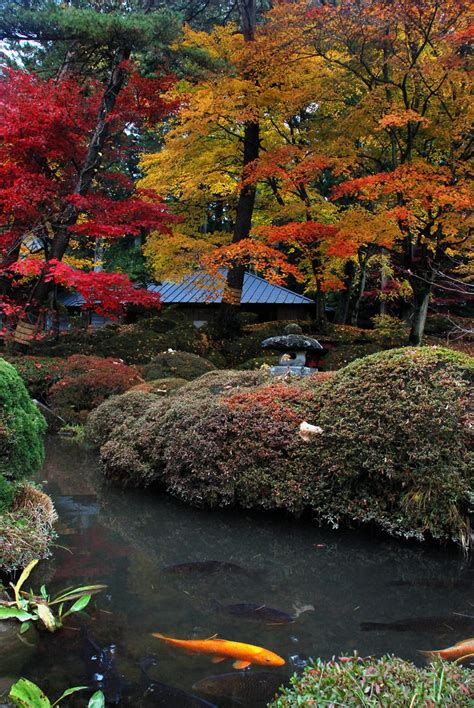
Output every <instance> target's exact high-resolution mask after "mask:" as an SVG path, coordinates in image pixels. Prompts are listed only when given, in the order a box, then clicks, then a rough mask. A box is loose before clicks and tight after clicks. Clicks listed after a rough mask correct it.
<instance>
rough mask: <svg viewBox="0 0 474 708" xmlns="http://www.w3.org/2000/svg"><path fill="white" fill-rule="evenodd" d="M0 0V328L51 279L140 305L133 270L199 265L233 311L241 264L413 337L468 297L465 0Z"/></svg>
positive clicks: (92, 299)
mask: <svg viewBox="0 0 474 708" xmlns="http://www.w3.org/2000/svg"><path fill="white" fill-rule="evenodd" d="M4 5H5V7H4V8H3V10H2V19H1V22H0V37H1V38H2V39H3V40H4V44H5V46H6V47H8V49H9V51H8V53H7V54H6V55H5V58H6V61H5V64H6V66H5V68H4V69H3V71H2V75H1V77H0V92H1V100H0V121H1V124H2V128H1V137H2V147H1V157H2V169H1V171H0V249H1V252H2V261H1V266H0V276H1V287H2V292H3V297H2V310H3V313H4V315H6V316H8V318H9V322H10V323H11V322H13V324H14V323H15V318H18V317H24V316H25V308H26V316H27V317H28V319H30V320H31V319H33V320H35V318H36V317H37V315H38V312H39V311H41V308H43V310H44V309H45V308H46V310H50V309H51V308H53V309H54V302H55V293H56V290H57V288H58V287H67V288H73V289H75V290H77V291H79V292H80V293H81V295H82V296H83V298H84V300H85V304H84V306H85V307H87V308H91V309H96V310H97V311H99V312H102V313H104V314H109V315H113V316H117V315H119V314H120V313H121V312H122V311H123V309H124V308H125V307H126V306H127V305H128V304H134V305H139V306H143V307H156V306H158V305H159V300H158V297H157V296H156V295H152V294H150V293H147V292H146V291H145V290H143V289H137V288H136V287H135V284H134V283H133V281H131V280H130V277H129V276H132V277H133V278H138V280H139V281H140V283H139V284H144V282H145V281H146V279H147V277H150V276H151V275H155V277H157V278H165V277H166V278H169V277H172V278H179V277H181V276H182V275H183V274H184V273H186V272H187V271H189V270H190V269H193V268H195V267H196V266H200V267H202V268H205V269H207V270H208V271H209V272H210V273H213V274H214V275H215V276H216V277H219V274H220V272H221V268H222V267H223V266H228V267H229V274H228V276H227V281H228V282H227V284H228V286H229V287H228V288H226V290H225V299H226V300H227V301H228V302H231V301H232V302H234V303H235V302H237V301H238V299H239V296H240V291H241V286H242V277H243V275H242V274H243V269H244V268H245V267H252V268H255V269H256V270H257V271H258V272H259V273H260V274H262V275H263V276H265V277H267V278H268V279H269V280H272V281H274V282H280V283H281V282H288V279H290V282H291V283H292V284H293V286H296V287H300V288H301V289H304V290H306V291H307V292H308V293H309V294H311V295H313V296H315V298H316V301H317V308H316V313H315V314H316V319H317V320H318V322H319V323H320V324H321V323H322V321H323V320H324V317H325V308H324V304H325V300H326V299H327V297H328V294H329V295H331V297H332V299H333V302H335V303H336V306H337V307H336V315H335V316H336V318H337V319H338V320H339V321H340V322H346V321H351V320H352V321H353V322H356V321H357V318H358V316H359V312H360V308H361V305H363V304H364V303H365V302H371V303H372V310H374V308H376V307H380V310H381V312H382V313H384V312H385V311H386V310H387V308H390V309H391V311H392V312H393V313H394V314H399V315H403V316H404V317H409V319H410V323H411V333H410V340H411V342H412V343H414V344H417V343H419V342H420V341H421V338H422V335H423V331H424V325H425V321H426V316H427V312H428V308H429V307H432V306H433V305H435V304H438V305H442V304H443V303H444V304H445V305H446V304H449V303H450V304H451V305H453V303H456V302H457V303H458V305H462V304H463V303H464V304H465V302H466V301H467V300H468V299H469V297H470V295H472V292H471V290H472V288H471V285H470V275H469V272H470V271H469V267H470V252H471V251H470V249H471V246H472V238H471V235H470V234H471V231H470V228H471V223H470V216H469V214H470V212H471V209H472V200H471V195H470V192H469V189H468V179H469V159H470V157H471V156H472V137H471V135H470V130H469V126H470V123H471V110H472V109H471V106H472V102H471V101H470V96H471V91H472V83H471V81H470V76H469V73H468V71H469V67H468V61H469V52H468V49H467V47H468V38H469V14H468V3H467V2H464V0H456V1H455V2H454V1H453V0H435V1H434V2H429V3H426V2H423V0H416V2H413V3H407V2H404V0H399V1H398V0H397V2H386V0H376V2H360V3H353V2H350V1H349V0H341V2H337V3H321V4H318V3H316V4H315V3H312V2H309V0H295V1H294V2H287V1H286V0H285V1H284V0H276V1H275V2H273V3H270V2H258V3H256V2H254V1H253V0H241V1H240V2H238V3H227V2H210V3H203V4H202V5H199V6H198V5H196V4H195V3H186V2H182V3H181V2H179V0H176V2H171V3H160V2H156V3H150V2H147V1H145V2H143V4H141V3H140V2H138V1H135V0H134V1H133V2H127V3H122V2H115V1H111V2H108V3H100V4H96V3H92V2H79V3H74V6H72V5H59V4H55V3H48V2H45V1H43V0H38V2H36V3H35V4H34V5H31V4H30V3H28V4H22V3H17V4H14V5H12V4H11V3H4ZM165 6H166V7H165ZM183 20H184V21H185V22H187V24H183ZM40 249H41V250H40ZM31 251H35V253H31ZM114 267H116V268H117V269H118V270H119V271H120V272H114ZM297 283H299V285H296V284H297ZM38 308H39V309H38ZM35 321H36V320H35Z"/></svg>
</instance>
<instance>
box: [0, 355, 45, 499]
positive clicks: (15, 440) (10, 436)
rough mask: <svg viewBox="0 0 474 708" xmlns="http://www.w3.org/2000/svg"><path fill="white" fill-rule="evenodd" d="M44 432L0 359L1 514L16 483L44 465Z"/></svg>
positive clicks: (38, 416) (36, 413)
mask: <svg viewBox="0 0 474 708" xmlns="http://www.w3.org/2000/svg"><path fill="white" fill-rule="evenodd" d="M45 430H46V421H45V420H44V418H43V416H42V415H41V413H40V412H39V411H38V409H37V407H36V406H35V405H34V403H32V401H31V400H30V397H29V396H28V392H27V390H26V388H25V385H24V383H23V381H22V380H21V378H20V376H19V374H18V373H17V371H16V369H15V368H14V367H13V366H11V364H9V363H8V362H6V361H5V360H4V359H0V480H1V487H0V511H1V510H2V507H3V509H5V508H7V507H8V506H9V504H10V503H11V500H12V489H13V488H14V485H15V483H16V482H18V481H20V480H22V479H25V478H26V477H28V476H30V475H31V474H33V473H34V472H36V471H37V470H38V469H39V468H40V467H41V465H42V464H43V460H44V448H43V438H42V436H43V433H44V432H45Z"/></svg>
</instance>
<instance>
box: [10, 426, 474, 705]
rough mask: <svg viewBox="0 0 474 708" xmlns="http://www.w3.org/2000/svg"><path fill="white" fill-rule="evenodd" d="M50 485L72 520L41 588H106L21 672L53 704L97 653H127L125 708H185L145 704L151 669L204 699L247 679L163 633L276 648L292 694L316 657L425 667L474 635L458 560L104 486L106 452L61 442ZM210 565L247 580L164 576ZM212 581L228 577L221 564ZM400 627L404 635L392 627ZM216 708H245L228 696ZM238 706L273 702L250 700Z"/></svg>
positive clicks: (465, 570) (54, 451)
mask: <svg viewBox="0 0 474 708" xmlns="http://www.w3.org/2000/svg"><path fill="white" fill-rule="evenodd" d="M39 477H40V479H41V480H43V481H44V482H45V489H46V491H48V493H49V494H50V495H51V496H52V497H53V499H54V502H55V505H56V508H57V511H58V514H59V518H60V522H59V525H58V531H59V538H58V540H57V544H58V545H57V547H56V548H55V549H54V556H53V558H52V559H51V560H49V561H47V562H44V563H42V564H41V567H40V571H39V573H37V575H36V577H35V576H33V584H34V585H35V587H36V585H39V584H40V583H41V582H44V583H45V584H46V585H47V587H48V590H49V591H50V592H55V591H58V590H60V589H62V588H64V587H66V586H71V585H82V584H89V583H105V584H107V590H105V591H104V592H103V593H102V594H100V595H98V596H97V598H96V602H95V603H94V605H91V607H90V611H89V615H90V619H89V620H87V618H82V619H81V618H80V619H75V620H74V621H73V622H72V623H71V624H72V625H73V626H72V627H71V628H69V629H64V630H61V631H59V632H57V633H56V634H54V635H46V634H42V635H41V637H40V640H39V643H38V644H37V646H36V648H35V650H34V651H33V653H32V654H31V655H30V656H29V657H28V658H27V659H26V660H24V661H25V663H23V665H19V666H17V667H16V673H17V674H20V673H21V674H22V675H24V676H26V677H28V678H30V679H32V680H33V681H36V682H37V683H39V684H40V685H41V686H42V688H43V689H44V690H45V691H47V692H48V694H49V695H51V696H53V697H56V696H57V695H59V694H60V693H61V691H62V690H63V689H64V688H66V687H68V686H72V685H84V684H90V683H93V682H94V681H97V680H98V679H97V676H96V677H95V678H94V675H93V674H94V664H91V661H90V657H91V641H92V643H95V644H96V645H97V646H99V647H108V646H110V645H111V644H112V645H115V647H116V648H115V649H114V650H113V652H114V661H113V663H114V671H113V677H114V681H115V683H113V682H112V683H113V687H112V690H111V692H110V696H109V697H110V698H111V699H112V700H115V699H116V700H118V698H119V697H120V694H121V705H133V706H141V705H167V704H168V705H184V703H183V702H182V701H181V700H178V699H174V700H170V699H168V701H166V700H165V701H164V702H163V701H162V702H161V703H160V702H159V699H158V698H157V697H156V696H155V698H154V694H153V691H150V690H149V691H148V692H146V688H147V682H146V679H145V678H144V675H143V672H142V671H141V668H140V666H141V667H142V668H143V667H144V668H146V669H147V671H148V673H149V675H151V676H152V677H153V678H154V679H155V680H157V681H161V682H165V683H167V684H170V685H172V686H175V687H179V688H180V689H182V690H184V691H188V692H193V693H196V692H195V691H193V689H192V686H193V684H195V683H196V682H197V681H199V680H201V679H203V678H205V677H207V676H211V675H216V674H224V673H225V674H229V673H236V672H234V670H233V669H232V666H231V661H225V662H223V663H219V664H212V663H211V662H210V657H209V656H196V655H194V656H190V655H188V654H186V653H185V652H183V651H182V650H181V649H178V648H174V647H169V646H167V645H165V644H164V643H162V642H161V641H159V640H158V639H155V638H153V637H152V636H151V634H152V632H161V633H163V634H166V635H169V636H172V637H178V638H187V639H191V638H209V637H211V636H213V635H215V634H218V635H219V637H221V638H225V639H229V640H234V641H241V642H246V643H250V644H257V645H259V646H263V647H266V648H267V649H270V650H272V651H274V652H276V653H277V654H279V655H281V656H282V657H284V658H285V659H286V662H287V663H286V666H285V667H282V668H278V669H271V670H270V671H271V672H272V673H273V674H275V673H276V674H279V676H280V677H281V681H282V682H283V681H285V679H286V677H287V675H288V673H289V672H291V671H293V670H294V669H298V668H301V667H302V666H304V664H305V662H306V661H307V659H308V657H310V656H319V657H323V658H330V657H332V656H334V655H347V654H352V653H353V652H354V651H355V650H357V651H358V652H359V654H361V655H369V654H371V655H381V654H384V653H387V652H389V653H395V654H397V655H399V656H402V657H404V658H406V659H411V660H415V661H417V662H419V661H420V655H419V654H417V650H419V649H429V648H439V647H442V646H448V645H450V644H452V643H454V642H456V641H459V640H460V639H463V638H466V637H469V636H472V635H473V634H474V619H470V618H469V615H473V616H474V594H473V592H472V590H473V581H474V572H473V571H474V568H473V567H471V566H470V565H469V564H468V563H467V562H466V561H465V560H464V559H463V557H462V555H461V554H459V553H457V552H456V551H455V550H454V549H449V550H448V549H439V548H435V547H428V546H426V547H422V546H421V545H419V544H415V543H409V544H407V543H404V542H401V541H400V542H398V541H396V540H387V539H385V538H381V537H378V536H371V535H369V534H368V533H362V532H360V533H359V532H348V531H344V532H342V531H331V530H328V529H319V528H318V527H317V526H316V525H313V524H311V523H309V522H301V521H294V520H291V519H287V518H285V517H277V516H266V515H259V516H257V515H250V514H249V513H247V512H245V511H212V512H211V511H204V510H196V509H191V508H188V507H185V506H183V505H181V504H179V503H177V502H175V501H173V500H172V499H169V498H166V497H163V496H157V495H154V494H152V493H150V492H147V491H126V492H122V491H120V490H117V489H114V488H110V487H104V486H103V485H102V483H101V478H100V475H99V472H98V464H97V458H96V456H95V454H94V453H93V452H91V451H87V450H84V449H82V448H80V447H78V446H76V445H75V444H74V443H72V442H70V441H67V440H61V439H58V438H55V439H51V440H50V441H49V442H48V448H47V461H46V464H45V466H44V469H43V470H42V472H41V473H40V476H39ZM209 560H213V561H222V562H226V563H232V564H235V565H237V566H239V568H241V569H243V570H242V571H237V572H232V568H231V567H230V570H229V566H228V567H227V569H226V567H225V566H224V568H223V570H221V571H219V570H218V571H217V572H192V570H191V571H190V572H183V573H170V572H168V571H167V570H165V569H166V568H167V566H170V565H174V564H178V563H192V562H195V561H209ZM210 569H211V570H214V571H215V565H214V566H210ZM234 571H235V569H234ZM236 603H238V604H241V603H253V604H254V605H256V606H257V607H259V606H261V605H266V606H269V607H272V608H277V609H278V610H281V611H284V612H286V613H289V614H291V615H295V614H298V610H301V609H304V608H305V607H306V608H307V609H306V611H304V612H302V613H301V614H299V616H298V617H297V619H296V621H295V622H294V623H290V624H283V625H280V624H273V623H266V622H265V621H262V620H258V619H257V620H255V618H252V617H247V616H245V615H244V616H242V615H232V614H227V613H225V612H223V611H222V607H221V606H222V605H229V604H236ZM311 607H312V608H314V609H310V608H311ZM462 615H467V617H463V616H462ZM420 618H424V619H420ZM430 618H432V619H430ZM400 620H406V622H404V623H400V622H399V621H400ZM394 622H399V624H398V625H392V626H390V625H391V623H394ZM367 623H382V624H385V625H388V626H385V627H380V628H377V627H374V626H373V625H370V624H367ZM81 626H82V629H81ZM84 627H87V633H88V637H89V638H87V637H86V636H85V635H86V633H85V631H84ZM92 653H93V652H92ZM263 670H266V669H263ZM247 671H249V673H251V672H256V671H262V668H260V667H251V668H250V669H249V670H247ZM96 673H97V672H96ZM0 675H1V667H0ZM99 678H100V677H99ZM273 680H275V677H273ZM276 680H277V681H278V677H277V678H276ZM117 681H118V683H119V687H118V689H117V685H116V684H117ZM145 693H146V696H145V697H144V694H145ZM115 694H117V695H115ZM209 700H211V702H213V703H214V704H216V705H219V706H224V705H232V703H230V704H229V703H228V701H226V697H225V696H224V695H223V696H222V697H221V698H219V699H216V698H214V699H210V698H209ZM73 704H74V705H75V703H74V702H73V701H71V702H70V703H69V705H73ZM66 705H67V704H66ZM238 705H240V706H242V705H244V706H253V705H265V701H263V703H262V702H260V703H259V702H258V700H257V699H251V698H244V699H243V700H241V702H240V703H238Z"/></svg>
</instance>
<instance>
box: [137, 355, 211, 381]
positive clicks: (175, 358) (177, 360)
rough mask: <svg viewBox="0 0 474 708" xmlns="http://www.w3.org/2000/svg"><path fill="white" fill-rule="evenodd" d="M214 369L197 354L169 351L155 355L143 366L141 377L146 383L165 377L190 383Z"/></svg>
mask: <svg viewBox="0 0 474 708" xmlns="http://www.w3.org/2000/svg"><path fill="white" fill-rule="evenodd" d="M215 368H216V367H215V366H214V364H212V363H211V362H210V361H208V360H207V359H204V358H203V357H200V356H198V355H197V354H191V353H190V352H177V351H172V350H171V351H167V352H161V354H157V356H155V357H154V358H153V359H152V360H151V361H150V363H149V364H147V365H146V366H144V367H143V377H144V379H145V380H146V381H151V380H152V379H164V378H167V377H170V378H171V377H172V378H181V379H186V380H187V381H191V380H192V379H197V378H198V376H202V374H206V373H207V372H208V371H213V370H214V369H215Z"/></svg>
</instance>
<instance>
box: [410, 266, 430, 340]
mask: <svg viewBox="0 0 474 708" xmlns="http://www.w3.org/2000/svg"><path fill="white" fill-rule="evenodd" d="M427 280H428V278H427ZM410 284H411V286H412V288H413V304H414V312H413V320H412V325H411V330H410V336H409V340H408V341H409V342H410V344H413V345H415V346H416V347H419V346H420V345H421V343H422V341H423V334H424V331H425V325H426V317H427V315H428V307H429V304H430V297H431V291H432V289H433V284H432V281H429V282H423V281H419V280H417V281H416V283H415V282H413V280H411V281H410Z"/></svg>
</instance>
